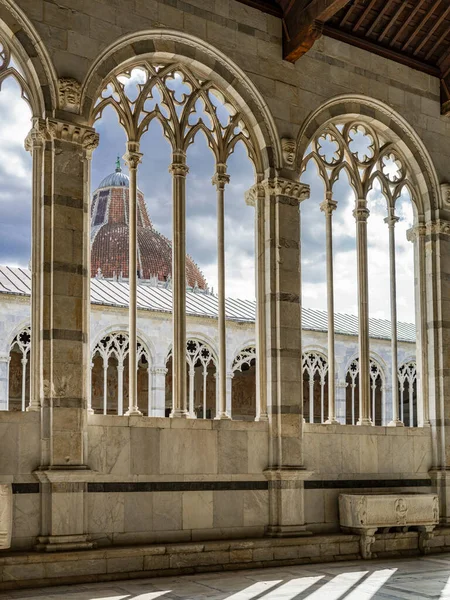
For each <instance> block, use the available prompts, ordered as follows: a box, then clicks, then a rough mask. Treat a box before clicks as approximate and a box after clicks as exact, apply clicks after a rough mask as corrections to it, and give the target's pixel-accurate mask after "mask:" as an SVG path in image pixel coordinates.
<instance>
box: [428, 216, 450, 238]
mask: <svg viewBox="0 0 450 600" xmlns="http://www.w3.org/2000/svg"><path fill="white" fill-rule="evenodd" d="M426 232H427V234H428V235H435V234H436V235H437V234H441V235H450V221H444V220H443V219H437V220H436V221H431V222H429V223H427V224H426Z"/></svg>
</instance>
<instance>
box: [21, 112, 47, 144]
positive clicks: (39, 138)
mask: <svg viewBox="0 0 450 600" xmlns="http://www.w3.org/2000/svg"><path fill="white" fill-rule="evenodd" d="M32 123H33V124H32V127H31V129H30V131H29V133H28V135H27V137H26V138H25V143H24V145H25V150H26V151H27V152H30V153H32V152H33V149H34V148H37V147H43V146H44V143H45V141H46V140H47V139H48V138H49V135H48V134H49V132H48V128H47V123H46V121H45V119H40V118H34V119H33V120H32Z"/></svg>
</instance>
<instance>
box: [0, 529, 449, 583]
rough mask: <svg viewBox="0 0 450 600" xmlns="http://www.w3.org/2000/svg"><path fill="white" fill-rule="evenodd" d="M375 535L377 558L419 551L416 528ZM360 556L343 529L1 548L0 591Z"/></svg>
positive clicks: (440, 541)
mask: <svg viewBox="0 0 450 600" xmlns="http://www.w3.org/2000/svg"><path fill="white" fill-rule="evenodd" d="M375 538H376V541H375V543H374V554H375V556H376V557H378V558H381V557H389V556H390V557H395V556H410V555H412V554H414V555H416V554H418V553H419V550H418V534H417V533H416V532H408V533H395V534H394V533H386V534H383V533H381V534H377V535H376V536H375ZM432 541H433V543H432V544H430V551H431V552H442V551H444V550H447V551H448V549H449V546H450V529H449V528H445V527H442V528H438V529H437V530H436V535H435V536H434V538H433V540H432ZM360 558H361V556H360V554H359V536H357V535H352V534H343V533H336V534H329V535H316V536H309V537H301V538H281V539H277V538H275V539H274V538H270V539H269V538H260V539H241V540H225V541H211V542H198V543H193V542H187V543H179V544H155V545H143V546H121V547H115V548H101V549H96V550H85V551H82V552H79V551H78V552H61V553H51V554H48V553H42V552H41V553H37V552H32V553H25V552H20V553H19V552H16V553H12V552H9V551H5V552H1V553H0V590H12V589H17V588H27V587H43V586H51V585H65V584H71V583H88V582H93V581H95V582H99V581H114V580H118V579H123V578H124V577H126V578H136V579H137V578H141V577H161V576H167V575H170V576H173V575H183V574H192V573H197V572H210V571H230V570H239V569H253V568H264V567H276V566H288V565H299V564H312V563H321V562H330V561H340V560H358V559H360Z"/></svg>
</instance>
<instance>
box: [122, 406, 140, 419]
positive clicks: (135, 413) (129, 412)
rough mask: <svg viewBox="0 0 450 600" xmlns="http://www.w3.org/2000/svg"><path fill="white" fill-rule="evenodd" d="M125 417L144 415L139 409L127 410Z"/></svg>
mask: <svg viewBox="0 0 450 600" xmlns="http://www.w3.org/2000/svg"><path fill="white" fill-rule="evenodd" d="M124 416H125V417H142V413H141V411H140V410H139V409H137V408H136V409H134V408H133V409H131V410H127V412H126V413H125V415H124Z"/></svg>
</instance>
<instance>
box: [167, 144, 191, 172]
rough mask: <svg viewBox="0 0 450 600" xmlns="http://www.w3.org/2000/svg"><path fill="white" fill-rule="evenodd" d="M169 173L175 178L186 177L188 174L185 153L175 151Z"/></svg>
mask: <svg viewBox="0 0 450 600" xmlns="http://www.w3.org/2000/svg"><path fill="white" fill-rule="evenodd" d="M169 173H172V175H174V176H176V177H186V175H187V174H188V173H189V167H188V166H187V164H186V153H185V152H183V151H182V150H175V151H174V152H173V154H172V164H171V165H170V166H169Z"/></svg>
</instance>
